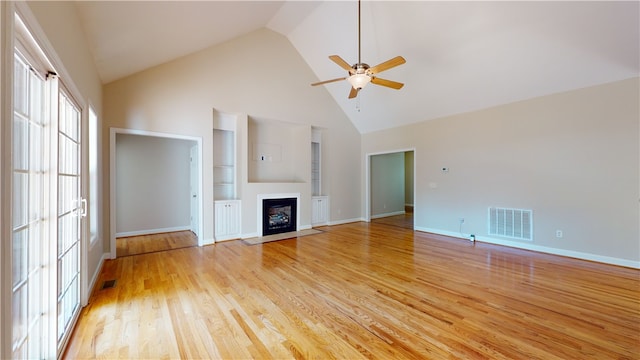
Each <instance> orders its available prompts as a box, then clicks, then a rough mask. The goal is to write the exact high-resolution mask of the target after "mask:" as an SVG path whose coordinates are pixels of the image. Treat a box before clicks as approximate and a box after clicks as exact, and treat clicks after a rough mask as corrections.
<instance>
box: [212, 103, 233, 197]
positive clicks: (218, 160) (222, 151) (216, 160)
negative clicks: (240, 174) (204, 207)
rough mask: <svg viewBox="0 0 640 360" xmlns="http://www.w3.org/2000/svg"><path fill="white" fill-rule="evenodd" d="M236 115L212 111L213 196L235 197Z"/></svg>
mask: <svg viewBox="0 0 640 360" xmlns="http://www.w3.org/2000/svg"><path fill="white" fill-rule="evenodd" d="M236 162H237V161H236V116H235V115H232V114H225V113H221V112H217V111H214V115H213V198H214V200H231V199H235V198H236V170H237V169H236Z"/></svg>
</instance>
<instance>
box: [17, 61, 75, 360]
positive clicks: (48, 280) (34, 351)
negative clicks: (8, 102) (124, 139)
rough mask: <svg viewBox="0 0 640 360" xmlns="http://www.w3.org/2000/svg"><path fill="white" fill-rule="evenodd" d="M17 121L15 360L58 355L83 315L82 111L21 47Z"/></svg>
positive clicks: (18, 63) (56, 81) (53, 77)
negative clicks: (75, 323)
mask: <svg viewBox="0 0 640 360" xmlns="http://www.w3.org/2000/svg"><path fill="white" fill-rule="evenodd" d="M14 66H15V71H14V74H15V77H14V94H15V97H14V114H13V123H12V127H13V129H12V132H13V140H12V150H13V151H12V153H13V157H12V173H13V179H12V187H11V192H12V196H11V207H12V210H13V211H12V224H13V231H12V240H11V241H12V246H11V247H12V255H11V257H12V280H13V282H12V296H11V308H12V316H13V318H12V319H11V322H12V326H11V332H12V336H11V339H12V344H11V345H12V357H14V358H40V359H43V358H56V357H57V356H59V355H60V352H61V350H62V348H63V346H64V344H65V341H66V340H67V339H68V337H69V335H70V332H71V329H72V327H73V324H74V322H75V320H77V317H78V315H79V313H80V253H81V252H80V247H81V245H82V242H81V239H82V234H83V232H82V231H81V230H82V216H83V213H84V211H83V209H84V204H85V203H84V201H83V200H82V198H81V186H80V184H81V180H82V173H81V166H80V160H81V155H80V154H81V143H80V138H81V131H80V128H81V116H80V111H79V109H78V107H77V106H76V105H75V104H74V103H73V102H72V101H71V99H70V97H69V96H68V95H66V94H65V93H64V92H63V91H61V90H60V89H59V88H60V87H61V86H60V81H59V80H57V79H56V78H55V76H52V75H51V74H48V75H42V72H38V71H36V70H35V69H34V68H33V67H32V66H31V65H30V62H29V61H28V60H27V59H26V58H25V57H24V56H22V54H21V53H20V52H19V51H16V53H15V58H14Z"/></svg>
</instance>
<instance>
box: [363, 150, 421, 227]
mask: <svg viewBox="0 0 640 360" xmlns="http://www.w3.org/2000/svg"><path fill="white" fill-rule="evenodd" d="M410 151H412V152H413V198H414V199H413V209H414V213H415V208H416V201H415V197H416V148H407V149H398V150H388V151H378V152H372V153H367V154H365V158H364V166H365V195H364V202H365V206H364V220H365V221H366V222H371V157H373V156H376V155H387V154H398V153H402V154H404V153H406V152H410ZM415 228H416V224H415V221H414V222H413V229H414V230H415Z"/></svg>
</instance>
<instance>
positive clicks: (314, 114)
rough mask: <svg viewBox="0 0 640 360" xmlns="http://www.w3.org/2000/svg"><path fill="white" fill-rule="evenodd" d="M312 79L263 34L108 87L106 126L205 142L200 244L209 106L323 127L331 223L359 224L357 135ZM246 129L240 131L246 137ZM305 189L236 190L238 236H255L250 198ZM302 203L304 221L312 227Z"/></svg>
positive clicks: (292, 53) (208, 188) (208, 220)
mask: <svg viewBox="0 0 640 360" xmlns="http://www.w3.org/2000/svg"><path fill="white" fill-rule="evenodd" d="M292 74H293V75H292ZM317 80H318V79H317V78H316V77H315V75H314V74H313V72H312V71H311V70H310V69H309V67H308V66H307V64H306V63H305V62H304V60H303V59H302V58H301V57H300V55H299V54H298V53H297V51H296V50H295V49H294V48H293V46H292V45H291V44H290V43H289V41H288V40H287V39H286V38H285V37H283V36H281V35H279V34H277V33H275V32H273V31H270V30H267V29H261V30H258V31H255V32H253V33H250V34H247V35H245V36H242V37H239V38H236V39H234V40H231V41H229V42H227V43H224V44H221V45H218V46H215V47H212V48H209V49H205V50H203V51H201V52H198V53H196V54H192V55H189V56H186V57H183V58H181V59H178V60H176V61H173V62H169V63H167V64H164V65H161V66H158V67H155V68H152V69H149V70H147V71H143V72H141V73H138V74H135V75H133V76H130V77H127V78H125V79H122V80H119V81H115V82H113V83H110V84H107V85H105V87H104V107H105V116H104V120H105V122H106V125H105V126H106V127H117V128H124V129H136V130H145V131H154V132H162V133H168V134H176V135H188V136H197V137H202V139H203V164H204V166H203V172H204V174H203V184H204V190H203V194H202V196H203V200H204V209H203V218H204V222H203V225H204V234H203V238H204V242H205V243H206V242H209V241H211V240H212V239H213V230H214V229H213V189H212V184H213V170H212V166H211V165H212V153H213V145H212V142H213V131H212V128H213V120H212V118H213V109H216V110H219V111H221V112H224V113H232V114H245V118H246V115H249V116H254V117H256V118H259V119H273V120H277V121H283V122H288V123H294V124H300V125H306V126H307V127H309V128H310V126H315V127H318V128H320V129H322V131H323V159H325V160H326V161H325V162H324V164H323V165H324V166H323V187H324V190H326V193H327V195H329V196H331V211H330V213H331V215H330V216H331V219H332V220H334V221H340V220H346V219H360V218H361V216H362V215H361V214H362V207H361V201H360V196H361V181H360V176H359V173H358V171H359V165H360V163H361V160H360V157H359V154H360V136H359V133H358V132H357V130H356V129H355V127H354V126H353V124H351V122H350V121H349V120H348V119H347V118H346V116H345V114H344V113H343V112H342V110H341V109H340V108H339V107H338V106H337V105H336V104H335V102H334V101H333V99H332V98H331V96H330V95H329V94H328V93H327V91H326V90H325V89H323V88H321V87H311V86H310V85H309V84H311V83H312V82H315V81H317ZM176 119H181V120H180V121H176ZM244 126H245V128H244V129H241V130H240V131H243V132H244V134H247V128H246V126H247V125H246V124H245V125H244ZM309 143H310V142H309ZM309 146H310V145H306V146H305V151H307V152H308V151H309V150H308V148H309ZM238 148H239V150H240V151H244V152H247V149H248V147H247V139H246V137H245V138H244V139H243V138H241V137H240V138H238ZM105 151H107V149H105ZM107 153H108V151H107ZM238 155H239V156H242V154H238ZM244 156H247V155H246V154H245V155H244ZM309 161H310V160H309ZM247 171H248V168H247V164H244V165H243V166H241V168H240V169H239V172H240V174H239V178H240V179H247ZM309 172H310V171H309ZM105 178H106V179H108V176H105ZM310 188H311V185H310V184H309V183H290V184H286V183H276V184H255V185H252V187H251V188H246V189H244V190H243V189H240V190H241V191H240V192H241V193H240V197H241V199H242V201H243V203H242V213H243V222H242V228H243V233H251V232H253V231H255V230H254V229H255V224H254V223H255V220H253V221H251V219H255V218H256V209H255V201H256V199H255V197H254V196H255V193H264V192H275V191H281V190H286V191H281V192H299V191H298V189H299V190H300V191H302V190H304V191H307V192H308V193H309V194H310V191H311V190H310ZM108 189H109V187H108V186H105V194H104V197H105V198H106V199H108V198H109V190H108ZM105 206H106V205H105ZM306 206H307V208H303V209H301V211H302V212H303V213H302V214H301V218H303V219H304V218H308V219H309V222H310V215H309V214H310V209H308V207H309V206H310V205H306ZM244 219H247V220H246V221H245V220H244Z"/></svg>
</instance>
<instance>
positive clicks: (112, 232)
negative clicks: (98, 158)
mask: <svg viewBox="0 0 640 360" xmlns="http://www.w3.org/2000/svg"><path fill="white" fill-rule="evenodd" d="M118 134H128V135H141V136H152V137H159V138H168V139H177V140H189V141H195V142H196V146H197V147H198V175H199V176H198V194H202V189H203V188H202V137H195V136H187V135H177V134H169V133H160V132H155V131H146V130H135V129H122V128H113V127H112V128H110V129H109V242H110V254H109V258H110V259H115V258H116V205H117V204H116V194H117V188H116V171H117V166H116V165H117V163H116V136H117V135H118ZM203 205H204V204H203V202H202V196H200V197H199V199H198V232H199V234H200V235H198V246H202V245H203V239H202V234H203V231H202V230H203V229H202V221H203V219H202V210H203Z"/></svg>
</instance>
